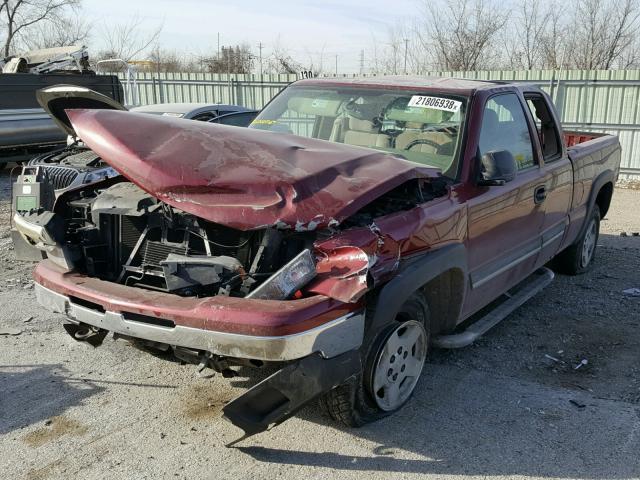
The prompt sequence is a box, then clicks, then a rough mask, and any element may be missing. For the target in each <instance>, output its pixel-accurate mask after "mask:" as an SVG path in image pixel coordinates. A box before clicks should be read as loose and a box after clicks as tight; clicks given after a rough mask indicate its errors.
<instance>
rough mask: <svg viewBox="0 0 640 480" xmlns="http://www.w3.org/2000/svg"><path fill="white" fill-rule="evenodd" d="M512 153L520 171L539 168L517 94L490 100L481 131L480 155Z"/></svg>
mask: <svg viewBox="0 0 640 480" xmlns="http://www.w3.org/2000/svg"><path fill="white" fill-rule="evenodd" d="M497 150H508V151H509V152H511V154H512V155H513V158H515V160H516V163H517V164H518V170H525V169H527V168H531V167H533V166H535V165H536V161H535V157H534V156H533V145H532V143H531V135H530V134H529V125H528V123H527V119H526V117H525V114H524V110H523V109H522V104H521V103H520V100H519V99H518V96H517V95H516V94H514V93H507V94H502V95H497V96H495V97H492V98H490V99H489V100H488V101H487V103H486V105H485V109H484V115H483V119H482V129H481V130H480V155H481V156H482V155H484V154H485V153H487V152H492V151H497Z"/></svg>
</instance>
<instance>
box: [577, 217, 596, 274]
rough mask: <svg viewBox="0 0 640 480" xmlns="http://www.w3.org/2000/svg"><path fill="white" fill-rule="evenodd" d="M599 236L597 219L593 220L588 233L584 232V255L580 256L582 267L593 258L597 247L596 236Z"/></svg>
mask: <svg viewBox="0 0 640 480" xmlns="http://www.w3.org/2000/svg"><path fill="white" fill-rule="evenodd" d="M597 236H598V232H597V228H596V221H595V220H591V223H590V224H589V227H588V228H587V231H586V233H585V234H584V241H583V242H582V255H581V257H580V266H581V267H582V268H584V267H586V266H587V265H589V262H591V259H592V258H593V252H594V251H595V249H596V238H597Z"/></svg>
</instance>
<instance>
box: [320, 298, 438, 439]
mask: <svg viewBox="0 0 640 480" xmlns="http://www.w3.org/2000/svg"><path fill="white" fill-rule="evenodd" d="M367 313H368V314H371V315H372V314H373V310H371V311H369V312H367ZM428 348H429V309H428V307H427V303H426V301H425V300H424V297H423V295H422V294H418V293H415V294H413V295H412V296H411V297H409V299H408V300H407V301H406V302H405V303H404V305H403V306H402V308H401V309H400V311H399V312H398V314H397V315H396V317H395V319H394V320H392V321H391V322H389V323H388V324H387V325H386V326H385V327H384V328H382V329H381V330H380V331H379V332H378V333H377V334H375V335H371V337H370V339H369V340H368V341H367V342H366V344H365V345H363V347H362V362H363V372H362V374H361V375H359V376H358V377H357V378H355V379H352V380H351V381H349V382H347V383H344V384H342V385H340V386H338V387H336V388H335V389H333V390H331V391H330V392H328V393H327V394H326V395H325V396H324V397H323V404H324V407H325V409H326V410H327V412H328V413H329V415H330V416H331V417H332V418H333V419H334V420H337V421H339V422H341V423H343V424H345V425H347V426H350V427H359V426H362V425H365V424H367V423H370V422H373V421H375V420H379V419H381V418H384V417H385V416H387V415H389V414H391V413H393V412H395V411H397V410H399V409H400V408H401V407H402V406H403V405H404V404H405V403H406V402H407V401H408V400H409V398H410V397H411V394H412V393H413V391H414V390H415V387H416V385H417V383H418V379H419V378H420V374H421V373H422V369H423V367H424V364H425V361H426V358H427V353H428Z"/></svg>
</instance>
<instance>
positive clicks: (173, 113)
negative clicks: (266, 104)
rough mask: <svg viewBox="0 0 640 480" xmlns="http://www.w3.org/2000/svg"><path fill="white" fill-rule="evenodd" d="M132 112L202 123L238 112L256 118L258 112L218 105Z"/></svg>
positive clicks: (184, 105) (171, 106) (149, 107)
mask: <svg viewBox="0 0 640 480" xmlns="http://www.w3.org/2000/svg"><path fill="white" fill-rule="evenodd" d="M130 111H132V112H137V113H151V114H154V115H164V116H165V117H174V118H184V119H187V120H198V121H201V122H209V121H211V120H214V119H216V118H218V117H221V116H227V115H229V114H236V113H238V112H247V113H248V114H251V113H253V114H254V116H255V114H257V111H256V110H252V109H250V108H246V107H241V106H239V105H226V104H218V103H157V104H153V105H143V106H141V107H134V108H131V109H130ZM249 123H250V122H249ZM247 125H248V124H247ZM247 125H244V126H247Z"/></svg>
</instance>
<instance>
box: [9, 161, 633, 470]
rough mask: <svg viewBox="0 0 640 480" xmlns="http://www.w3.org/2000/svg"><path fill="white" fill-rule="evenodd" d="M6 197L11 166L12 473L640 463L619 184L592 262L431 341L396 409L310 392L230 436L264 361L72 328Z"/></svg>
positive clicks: (624, 208)
mask: <svg viewBox="0 0 640 480" xmlns="http://www.w3.org/2000/svg"><path fill="white" fill-rule="evenodd" d="M9 197H10V191H9V180H8V174H7V172H4V173H3V174H2V175H1V176H0V306H1V310H0V329H14V330H16V331H18V332H20V333H19V334H18V335H0V472H1V474H0V476H1V477H2V478H3V479H5V478H6V479H9V478H11V479H30V480H35V479H71V478H79V479H103V478H108V479H113V480H115V479H127V480H128V479H147V478H148V479H160V478H180V479H182V478H184V479H204V478H211V479H214V478H215V479H220V478H247V479H248V478H252V479H253V478H284V479H288V478H291V479H299V478H327V479H329V478H330V479H335V478H360V477H364V476H367V477H368V478H371V479H373V478H414V477H418V476H419V477H421V478H462V477H465V478H496V477H501V478H545V479H546V478H562V479H567V478H588V479H596V478H598V479H599V478H606V479H631V478H640V456H639V455H638V452H640V297H634V296H631V295H627V294H624V293H623V291H624V290H626V289H631V288H640V237H638V236H633V235H632V234H633V232H640V190H633V189H616V191H615V194H614V201H613V204H612V207H611V211H610V213H609V215H608V218H607V219H605V220H604V221H603V223H602V232H601V237H600V241H599V246H598V251H597V259H596V261H595V266H594V268H593V270H592V271H591V272H589V273H588V274H586V275H583V276H578V277H564V276H557V277H556V280H555V281H554V282H553V283H552V284H551V285H550V286H549V287H547V289H546V290H544V291H543V292H542V293H540V294H539V295H538V296H537V297H535V298H534V299H532V300H531V301H529V302H528V303H527V304H526V305H525V306H523V307H522V308H520V309H519V310H517V311H516V312H515V313H513V314H512V315H511V316H510V317H509V318H508V319H507V320H505V321H504V322H502V324H500V325H499V326H498V327H496V328H495V329H494V330H492V331H491V332H489V333H488V334H487V335H486V336H485V337H484V338H482V339H481V340H480V341H478V342H477V343H476V344H475V345H473V346H471V347H468V348H466V349H463V350H459V351H442V350H441V351H433V352H432V353H431V356H430V363H429V365H428V366H427V367H426V369H425V373H424V374H423V376H422V378H421V381H420V384H419V385H418V387H417V391H416V393H415V395H414V397H413V398H412V399H411V400H410V402H409V403H408V404H407V405H406V406H405V408H403V409H402V410H401V411H400V412H399V413H397V414H395V415H393V416H391V417H389V418H387V419H385V420H382V421H380V422H377V423H375V424H372V425H368V426H366V427H363V428H360V429H353V430H351V429H346V428H343V427H341V426H340V425H338V424H336V423H334V422H332V421H331V420H329V419H328V418H326V417H325V416H324V415H323V414H322V413H321V410H320V409H319V407H318V405H312V406H310V407H308V408H306V409H305V410H304V411H303V412H301V413H300V414H299V415H298V416H297V417H295V418H293V419H291V420H289V421H288V422H286V423H284V424H283V425H281V426H279V427H277V428H275V429H273V430H272V431H270V432H266V433H263V434H260V435H258V436H255V437H253V438H250V439H248V440H246V441H244V442H242V443H240V444H239V445H240V446H239V448H235V449H227V448H225V447H224V444H225V443H227V442H229V441H231V440H233V439H235V438H237V437H238V436H239V434H240V432H239V430H237V429H235V428H234V427H233V426H232V425H230V424H229V423H227V422H226V421H224V420H223V419H222V418H221V415H220V409H221V407H222V406H223V405H224V404H225V402H226V401H228V400H229V399H231V398H233V397H234V396H236V395H238V394H239V393H240V392H242V391H243V390H244V389H245V388H247V387H248V386H250V385H253V384H254V383H255V382H256V381H257V380H258V379H259V378H260V376H261V374H260V373H255V372H251V371H244V370H243V371H242V372H241V373H242V374H243V375H244V374H247V375H248V376H247V377H242V376H241V377H237V378H235V379H232V380H226V379H223V378H222V377H221V376H215V377H213V378H208V379H205V378H200V377H198V376H197V375H196V372H195V368H194V367H193V366H189V365H181V364H180V363H179V362H175V361H169V360H167V359H162V358H157V357H154V356H152V355H149V354H147V353H144V352H142V351H139V350H137V349H135V348H133V347H132V346H130V345H129V344H128V343H126V342H124V341H111V340H110V339H108V340H107V341H106V342H105V344H104V345H103V346H102V347H100V348H97V349H93V348H92V347H90V346H88V345H84V344H80V343H77V342H75V341H73V340H72V339H71V338H70V337H69V336H67V334H66V333H65V332H64V330H63V329H62V327H61V323H62V317H61V316H58V315H52V314H50V313H47V312H46V311H44V310H42V309H41V308H40V307H39V306H38V305H37V304H36V302H35V296H34V293H33V283H32V281H31V278H30V271H31V269H32V265H29V264H24V263H19V262H16V261H15V258H14V254H13V250H12V247H11V240H10V238H9V223H8V222H9V220H8V219H9ZM621 232H627V233H628V236H621ZM13 333H17V332H15V331H14V332H13ZM578 365H581V366H580V367H579V368H576V367H577V366H578Z"/></svg>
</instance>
